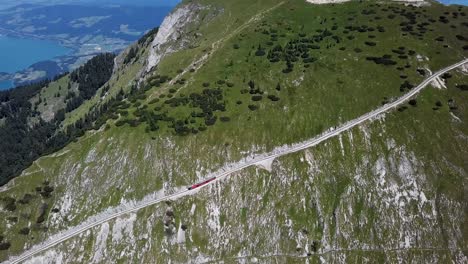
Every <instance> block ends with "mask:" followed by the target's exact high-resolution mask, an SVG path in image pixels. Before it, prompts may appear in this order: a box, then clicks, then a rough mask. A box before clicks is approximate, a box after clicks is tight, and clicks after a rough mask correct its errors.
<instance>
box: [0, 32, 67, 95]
mask: <svg viewBox="0 0 468 264" xmlns="http://www.w3.org/2000/svg"><path fill="white" fill-rule="evenodd" d="M70 52H71V50H70V49H68V48H65V47H63V46H61V45H60V44H58V43H56V42H52V41H47V40H37V39H21V38H11V37H6V36H0V72H7V73H14V72H17V71H21V70H24V69H26V68H28V67H29V66H31V65H32V64H34V63H36V62H39V61H44V60H50V59H52V58H54V57H58V56H62V55H67V54H68V53H70ZM10 87H11V82H9V81H0V90H2V89H6V88H10Z"/></svg>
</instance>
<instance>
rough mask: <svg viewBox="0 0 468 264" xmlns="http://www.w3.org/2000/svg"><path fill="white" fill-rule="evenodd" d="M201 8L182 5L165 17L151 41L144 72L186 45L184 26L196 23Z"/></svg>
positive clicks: (193, 5)
mask: <svg viewBox="0 0 468 264" xmlns="http://www.w3.org/2000/svg"><path fill="white" fill-rule="evenodd" d="M202 9H203V7H202V6H200V5H197V4H188V5H183V6H181V7H179V8H177V9H176V10H175V11H174V12H172V13H171V14H170V15H169V16H167V17H166V18H165V19H164V21H163V23H162V24H161V27H160V28H159V32H158V34H157V35H156V37H155V38H154V40H153V43H152V45H151V46H152V49H151V52H150V55H149V57H148V65H147V68H146V70H147V71H150V70H151V69H152V68H153V67H155V66H156V65H158V63H159V62H160V61H161V59H162V58H163V57H164V56H166V55H168V54H171V53H173V52H176V51H178V50H180V49H182V48H183V47H185V46H186V45H187V44H188V42H189V41H188V38H187V36H186V34H185V33H186V32H185V29H186V25H187V24H189V23H192V22H193V21H198V19H197V18H198V11H200V10H202Z"/></svg>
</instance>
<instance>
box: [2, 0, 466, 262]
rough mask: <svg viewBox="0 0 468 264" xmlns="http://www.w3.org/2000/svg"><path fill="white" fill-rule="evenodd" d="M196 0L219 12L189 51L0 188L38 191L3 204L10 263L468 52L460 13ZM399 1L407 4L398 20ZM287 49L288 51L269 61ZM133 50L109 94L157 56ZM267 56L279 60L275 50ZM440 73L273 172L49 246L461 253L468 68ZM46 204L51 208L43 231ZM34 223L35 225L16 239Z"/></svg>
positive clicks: (72, 252) (398, 255) (90, 258)
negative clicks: (103, 121) (116, 114)
mask: <svg viewBox="0 0 468 264" xmlns="http://www.w3.org/2000/svg"><path fill="white" fill-rule="evenodd" d="M196 3H198V4H200V5H201V6H202V7H203V8H204V9H203V8H202V10H205V12H208V11H209V10H216V11H217V14H218V15H217V16H216V17H215V18H210V21H209V23H202V24H200V25H197V26H195V27H193V24H190V23H189V24H188V25H186V27H187V28H190V30H189V31H190V32H191V36H197V37H195V38H194V39H192V42H191V44H192V45H190V46H186V47H185V48H184V49H183V50H181V51H178V52H175V53H173V54H171V55H168V56H166V57H165V58H164V59H163V60H162V62H161V64H160V65H158V67H157V68H156V69H155V70H154V71H151V72H150V73H148V74H147V75H146V76H145V81H144V82H141V83H140V87H141V89H140V90H133V91H132V92H131V94H130V95H129V96H127V98H126V99H125V102H126V103H127V104H128V105H129V106H130V107H129V108H127V109H124V110H123V111H122V112H120V119H119V121H120V123H119V121H117V122H114V121H109V122H108V126H107V128H105V129H104V128H103V129H101V130H99V131H92V132H88V133H87V134H86V135H85V136H84V137H82V138H80V139H79V140H77V141H76V142H74V143H72V144H70V145H69V146H67V147H66V148H65V149H64V150H62V151H61V152H59V153H57V154H54V155H52V156H49V157H44V158H41V159H39V160H38V161H36V162H35V164H34V165H33V166H32V167H31V168H29V169H28V170H26V171H25V172H24V174H23V176H21V177H19V178H17V179H16V181H15V182H14V184H11V186H9V187H11V188H10V189H9V190H7V191H4V192H2V193H1V195H2V196H3V197H6V196H11V197H13V198H15V199H16V200H19V199H21V198H22V197H23V196H24V195H25V193H31V194H33V197H34V198H33V199H32V200H31V201H29V203H28V204H26V205H22V204H21V203H18V202H17V203H16V204H17V208H16V209H15V210H14V211H13V212H10V211H7V210H3V211H0V215H1V216H2V217H1V219H2V220H1V222H0V234H3V235H4V241H11V248H10V249H9V250H8V251H0V257H1V258H2V259H4V258H6V257H7V255H12V254H17V253H20V252H22V251H23V250H24V249H25V248H28V247H30V246H31V245H33V244H36V243H38V242H39V241H42V240H44V239H45V238H47V237H49V236H50V235H51V234H55V233H57V232H59V231H61V230H66V229H67V228H68V227H70V226H74V225H77V224H79V223H81V222H82V221H85V220H87V219H88V218H89V217H91V216H93V215H96V214H99V213H102V212H103V211H105V210H106V209H107V208H109V207H113V206H119V205H120V204H125V203H131V202H132V201H139V200H142V199H144V197H146V196H147V195H151V194H154V193H156V194H155V195H162V193H171V192H173V191H175V190H176V189H177V188H184V186H187V185H189V184H191V183H193V182H195V181H197V180H200V179H203V178H204V177H205V176H206V175H207V174H208V172H210V171H214V170H217V169H219V168H221V167H222V166H223V165H224V164H226V163H228V162H234V161H238V160H240V159H242V158H244V157H246V156H249V155H254V154H256V153H263V152H265V151H268V150H271V149H272V148H273V147H276V146H280V145H283V144H289V143H294V142H298V141H301V140H304V139H307V138H310V137H313V136H315V135H317V134H318V133H320V132H322V131H324V130H326V129H328V128H330V127H333V126H336V125H338V124H340V123H343V122H345V121H347V120H349V119H352V118H355V117H357V116H359V115H361V114H363V113H366V112H368V111H370V110H372V109H374V108H376V107H377V106H379V105H380V104H382V103H385V102H388V101H390V100H393V98H395V97H397V96H399V95H401V94H402V92H406V91H407V90H408V89H411V86H410V85H409V84H414V85H415V84H417V83H418V82H420V81H421V80H422V79H423V78H424V76H423V75H425V76H427V75H428V72H429V70H432V71H435V70H437V69H439V68H442V67H444V66H447V65H449V64H452V63H454V62H456V61H458V60H460V59H461V58H462V57H463V56H466V55H467V54H466V52H467V51H466V49H464V46H466V40H465V37H468V36H464V34H465V33H464V32H466V23H468V21H467V17H466V15H462V13H464V12H467V11H466V8H460V10H459V8H458V7H443V6H440V5H437V4H434V5H432V6H429V7H421V8H414V7H405V6H403V5H399V4H382V5H380V6H379V5H376V4H374V3H373V2H370V3H367V2H365V3H358V2H351V3H346V4H342V5H334V6H313V5H309V4H306V3H304V2H303V1H299V0H297V1H285V2H280V1H255V3H252V1H235V2H234V1H225V2H221V1H199V2H196ZM395 10H397V11H398V12H399V13H400V14H398V13H397V14H395V17H393V16H392V14H393V13H395V12H394V11H395ZM402 10H404V11H402ZM444 12H449V14H444ZM453 12H457V15H456V16H455V15H454V14H453ZM202 13H203V12H202ZM441 16H444V17H446V18H448V19H449V22H448V23H445V22H444V21H445V19H443V18H441ZM452 16H453V17H452ZM377 17H379V18H377ZM392 17H393V18H392ZM408 17H410V18H409V19H408ZM413 17H414V18H413ZM455 17H456V18H455ZM431 19H434V20H435V21H434V22H431V21H432V20H431ZM439 20H441V21H439ZM408 21H410V22H411V23H409V24H408V23H405V22H408ZM413 21H416V22H414V23H415V25H413V26H412V27H413V29H412V30H413V34H411V31H409V30H408V28H407V27H408V26H411V24H412V23H413ZM427 21H429V22H427ZM424 22H427V23H429V24H428V25H423V24H421V23H424ZM194 23H195V24H197V23H196V22H194ZM417 24H421V26H416V25H417ZM364 25H365V26H364ZM348 26H352V27H351V28H346V27H348ZM452 26H453V27H452ZM192 27H193V28H192ZM382 28H383V29H382ZM423 32H425V33H423ZM330 34H331V35H330ZM405 34H406V35H405ZM414 34H417V35H414ZM419 35H421V36H419ZM465 35H466V34H465ZM351 36H353V37H354V38H353V37H351ZM441 36H443V40H441V41H436V40H435V39H436V38H439V37H441ZM456 36H461V37H456ZM439 39H440V38H439ZM311 40H312V42H311ZM175 41H178V40H175ZM179 41H183V40H179ZM296 41H297V42H296ZM270 42H271V43H270ZM366 42H368V43H367V44H366ZM287 43H290V45H289V46H288V45H287ZM301 43H305V45H306V46H307V47H302V46H301V45H300V44H301ZM373 43H375V45H374V44H373ZM428 43H429V44H430V45H428ZM277 45H281V52H279V49H278V50H277V51H278V53H281V55H277V56H275V55H272V54H273V49H274V47H275V46H277ZM309 45H310V47H309ZM444 45H447V47H446V48H444ZM316 46H318V47H319V48H317V47H316ZM400 47H402V48H400ZM262 51H263V52H264V54H263V53H262ZM140 52H141V53H139V54H141V57H139V58H140V59H139V60H136V61H137V62H135V64H134V65H135V66H129V67H130V68H128V69H127V70H125V71H120V73H119V74H117V75H114V76H113V77H112V80H111V82H110V90H109V93H114V94H117V93H118V92H119V91H120V89H126V91H130V90H131V87H132V86H134V85H133V84H135V83H136V82H137V80H133V79H132V78H134V76H135V75H136V74H137V73H138V72H140V71H141V70H142V68H143V67H144V66H145V62H144V59H143V58H145V56H147V54H148V50H142V51H140ZM384 55H391V57H390V56H384ZM123 57H125V56H124V55H122V56H121V57H120V58H121V59H122V58H123ZM275 57H276V58H278V59H279V61H278V62H270V60H273V61H274V60H275ZM371 57H373V58H371ZM375 57H380V58H382V59H386V60H383V61H384V63H387V64H389V65H382V64H376V63H375V62H379V63H381V62H382V60H376V59H375ZM200 58H201V59H200ZM310 58H314V59H310ZM367 58H369V59H367ZM308 59H310V60H308ZM389 60H391V61H393V62H394V63H393V62H389ZM192 61H198V63H197V65H193V64H192ZM288 64H289V66H288ZM291 65H294V66H291ZM307 65H308V66H307ZM407 65H408V66H407ZM184 69H187V71H184ZM192 69H193V70H192ZM285 69H286V71H285ZM287 69H292V70H287ZM418 69H419V70H420V71H417V70H418ZM164 76H167V77H164ZM162 79H165V81H162ZM444 80H447V83H448V84H447V85H448V88H447V89H433V88H428V89H427V90H425V91H424V92H423V93H422V94H421V96H420V97H418V98H417V100H416V101H414V102H412V104H413V105H416V106H411V105H407V106H406V107H405V108H400V109H399V111H395V112H392V113H390V114H388V115H387V116H385V117H382V118H381V119H379V120H376V121H375V122H373V123H366V124H365V125H363V126H361V127H359V128H356V129H354V130H352V131H351V132H349V133H347V134H345V135H343V136H342V137H339V138H336V139H333V140H330V141H329V142H327V143H325V144H322V145H320V146H318V147H317V148H313V149H309V150H306V151H302V152H300V153H296V154H291V155H288V156H285V157H282V158H280V159H278V160H276V161H275V162H274V166H273V170H272V171H271V172H267V171H263V170H260V169H255V168H249V169H246V170H244V171H241V172H239V173H238V174H236V175H234V176H232V177H231V178H230V179H229V180H226V181H225V182H222V183H219V184H217V185H216V186H214V187H209V188H208V189H207V190H202V191H200V192H199V193H198V194H197V196H193V197H189V198H184V199H181V200H177V201H175V202H173V203H172V204H160V205H157V206H152V207H149V208H147V209H144V210H142V211H140V212H138V213H137V214H133V215H129V216H125V217H122V218H119V219H117V220H115V221H111V222H110V223H105V224H103V225H102V226H99V227H98V228H95V229H93V230H92V231H88V232H86V233H84V234H82V235H80V236H79V237H77V238H74V239H72V240H70V241H69V242H66V243H64V244H63V245H60V246H57V247H56V248H54V249H53V250H50V251H48V252H46V253H45V254H44V255H43V257H45V258H49V260H50V261H51V260H53V259H55V258H61V259H62V261H69V262H96V263H98V262H102V261H104V260H105V261H110V262H122V263H124V262H129V261H130V262H135V261H137V260H139V261H142V262H147V263H148V262H155V261H156V262H158V263H159V262H161V263H166V262H168V260H169V259H171V260H173V261H175V262H190V261H193V260H196V261H199V262H203V261H218V260H225V261H226V262H231V261H232V262H237V261H242V260H245V261H253V258H254V257H255V258H258V259H260V260H263V261H264V262H265V263H269V262H272V261H273V258H276V259H277V261H278V262H284V261H290V262H294V261H297V262H298V263H302V262H303V261H304V260H303V258H305V257H307V253H310V254H312V255H314V256H312V257H313V258H316V260H319V259H318V258H319V256H316V255H320V256H322V257H323V258H325V259H326V260H329V261H350V262H352V261H357V262H361V261H365V260H366V259H367V261H369V262H381V261H385V260H386V261H389V262H394V261H398V260H402V259H408V258H412V259H414V260H415V261H420V262H438V261H440V262H448V261H449V260H454V261H455V262H462V261H463V260H464V259H466V256H465V257H464V254H465V255H466V250H467V249H466V234H467V233H466V232H467V231H466V229H463V228H464V227H463V226H464V223H466V215H465V213H464V212H465V211H466V208H467V204H466V201H465V199H464V193H466V184H467V183H466V176H467V175H466V171H467V169H468V168H467V166H468V164H467V160H466V158H465V157H466V156H467V155H466V146H467V142H466V135H467V133H468V131H467V129H468V127H467V125H466V114H468V112H467V109H466V107H467V106H466V99H467V98H466V97H467V94H466V91H462V90H461V89H459V88H456V85H461V84H464V83H467V82H468V79H467V76H466V71H465V72H461V71H458V70H457V71H454V73H452V77H450V76H448V75H447V76H445V78H444ZM444 80H441V82H443V81H444ZM251 81H252V82H251ZM405 81H408V83H405ZM249 83H250V84H249ZM253 84H254V85H253ZM278 84H279V86H278ZM402 84H403V86H402ZM400 89H401V90H402V91H400ZM273 96H274V97H273ZM259 97H261V98H259ZM170 98H172V99H170ZM173 98H176V99H177V100H174V99H173ZM276 99H278V100H276ZM93 100H95V101H93ZM99 100H101V99H100V98H98V97H95V98H94V99H92V100H91V101H90V106H86V105H84V106H82V107H80V108H78V109H77V110H75V111H74V113H73V114H72V115H70V116H69V117H68V118H67V120H70V121H67V120H66V121H65V122H71V121H72V120H73V119H75V118H79V117H80V115H81V116H82V115H84V114H86V113H87V112H88V111H89V109H91V108H92V105H93V104H95V103H96V102H98V101H99ZM438 101H440V103H439V102H438ZM206 102H208V103H206ZM239 102H240V103H239ZM249 105H252V106H256V107H249ZM124 112H125V113H126V114H124ZM192 113H195V115H192ZM202 113H204V115H201V114H202ZM199 114H200V115H199ZM215 116H216V121H215V124H212V123H213V122H212V120H213V119H214V117H215ZM122 121H125V122H122ZM178 121H180V122H178ZM126 123H129V124H130V125H131V126H129V125H126ZM122 124H123V126H122ZM187 132H188V133H187ZM176 133H177V134H187V135H185V136H178V135H176ZM44 181H48V182H49V185H50V186H53V187H54V191H53V192H52V195H51V197H50V198H41V195H40V194H37V193H36V194H35V191H34V190H33V188H34V187H38V186H41V190H43V189H44V188H45V186H44V185H47V184H44V183H43V182H44ZM43 203H45V204H48V207H47V208H48V209H47V210H45V212H46V216H47V217H46V220H45V221H44V222H43V223H42V224H40V225H36V224H35V223H36V222H37V218H38V217H39V215H40V213H41V212H40V211H39V209H38V208H41V204H43ZM168 208H172V209H171V210H168ZM52 209H57V210H54V211H52ZM171 212H173V213H174V216H175V217H174V218H173V217H172V213H171ZM8 217H18V220H17V222H15V221H10V220H9V219H8ZM164 223H166V224H167V226H166V227H165V225H164ZM182 225H184V226H182ZM26 226H31V227H32V228H31V229H32V231H31V233H30V234H28V235H18V232H20V230H21V229H22V228H24V227H26ZM44 227H47V230H44ZM183 229H186V232H183ZM65 249H67V250H65ZM327 258H328V259H327Z"/></svg>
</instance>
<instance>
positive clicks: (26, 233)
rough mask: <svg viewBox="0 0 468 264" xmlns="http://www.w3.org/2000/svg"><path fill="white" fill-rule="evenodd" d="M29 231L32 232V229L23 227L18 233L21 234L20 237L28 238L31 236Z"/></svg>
mask: <svg viewBox="0 0 468 264" xmlns="http://www.w3.org/2000/svg"><path fill="white" fill-rule="evenodd" d="M29 231H30V229H29V228H28V227H23V228H21V229H20V230H19V232H18V233H19V234H20V235H25V236H26V235H29Z"/></svg>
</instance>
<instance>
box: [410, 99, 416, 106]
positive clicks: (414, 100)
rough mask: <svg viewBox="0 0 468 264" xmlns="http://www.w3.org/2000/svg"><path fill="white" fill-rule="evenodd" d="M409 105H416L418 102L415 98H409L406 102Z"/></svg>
mask: <svg viewBox="0 0 468 264" xmlns="http://www.w3.org/2000/svg"><path fill="white" fill-rule="evenodd" d="M408 103H409V104H410V105H411V106H416V105H417V104H418V102H417V101H416V99H411V100H409V102H408Z"/></svg>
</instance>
